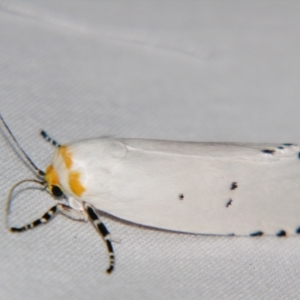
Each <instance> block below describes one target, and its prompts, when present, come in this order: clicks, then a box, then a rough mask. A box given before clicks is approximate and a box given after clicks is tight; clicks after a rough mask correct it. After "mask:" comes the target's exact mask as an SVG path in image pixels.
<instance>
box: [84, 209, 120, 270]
mask: <svg viewBox="0 0 300 300" xmlns="http://www.w3.org/2000/svg"><path fill="white" fill-rule="evenodd" d="M84 209H85V211H86V213H87V215H88V218H89V220H90V221H91V223H92V224H93V226H94V227H95V229H96V230H97V231H98V233H99V234H100V235H101V237H102V238H103V239H104V241H105V242H106V247H107V251H108V255H109V267H108V269H107V270H106V273H108V274H110V273H111V272H112V271H113V270H114V266H115V255H114V249H113V246H112V243H111V240H110V233H109V231H108V230H107V228H106V226H105V225H104V223H103V222H102V221H101V220H100V218H99V216H98V215H97V212H96V210H95V209H94V207H93V206H91V205H88V204H86V203H85V204H84Z"/></svg>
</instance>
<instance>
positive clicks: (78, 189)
mask: <svg viewBox="0 0 300 300" xmlns="http://www.w3.org/2000/svg"><path fill="white" fill-rule="evenodd" d="M69 186H70V188H71V190H72V192H73V193H74V194H75V195H76V196H78V197H80V196H81V195H82V193H83V192H84V191H85V188H84V186H83V185H82V184H81V182H80V173H79V172H77V171H70V173H69Z"/></svg>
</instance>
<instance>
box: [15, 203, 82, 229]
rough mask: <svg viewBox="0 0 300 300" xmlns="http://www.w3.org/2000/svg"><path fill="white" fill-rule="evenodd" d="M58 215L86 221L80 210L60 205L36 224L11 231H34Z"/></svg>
mask: <svg viewBox="0 0 300 300" xmlns="http://www.w3.org/2000/svg"><path fill="white" fill-rule="evenodd" d="M58 213H61V214H63V215H65V216H67V217H68V218H71V219H73V220H77V221H83V220H85V217H84V215H83V213H82V212H80V211H78V210H75V209H73V208H71V207H70V206H68V205H65V204H61V203H59V204H57V205H55V206H53V207H51V208H50V209H49V210H48V211H47V212H46V213H45V214H43V215H42V217H41V218H39V219H37V220H35V221H34V222H32V223H30V224H28V225H25V226H22V227H11V228H10V231H12V232H22V231H26V230H28V229H32V228H34V227H36V226H38V225H41V224H45V223H47V222H49V221H50V220H52V219H53V217H55V216H56V215H57V214H58Z"/></svg>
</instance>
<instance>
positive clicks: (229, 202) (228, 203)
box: [226, 199, 232, 207]
mask: <svg viewBox="0 0 300 300" xmlns="http://www.w3.org/2000/svg"><path fill="white" fill-rule="evenodd" d="M231 204H232V199H229V201H228V202H227V203H226V207H228V206H229V205H231Z"/></svg>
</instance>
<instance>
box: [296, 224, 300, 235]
mask: <svg viewBox="0 0 300 300" xmlns="http://www.w3.org/2000/svg"><path fill="white" fill-rule="evenodd" d="M295 232H296V233H297V234H300V226H299V227H298V228H296V230H295Z"/></svg>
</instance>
